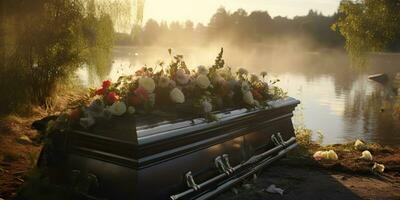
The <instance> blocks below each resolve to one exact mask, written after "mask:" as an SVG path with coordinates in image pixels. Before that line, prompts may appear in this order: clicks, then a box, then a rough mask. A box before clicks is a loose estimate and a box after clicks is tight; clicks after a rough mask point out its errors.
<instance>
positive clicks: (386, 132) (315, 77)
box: [78, 47, 400, 145]
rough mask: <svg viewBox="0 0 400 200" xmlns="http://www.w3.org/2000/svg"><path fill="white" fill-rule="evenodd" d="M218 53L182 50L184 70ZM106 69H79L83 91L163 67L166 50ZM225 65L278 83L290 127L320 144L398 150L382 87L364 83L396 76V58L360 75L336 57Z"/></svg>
mask: <svg viewBox="0 0 400 200" xmlns="http://www.w3.org/2000/svg"><path fill="white" fill-rule="evenodd" d="M217 52H218V48H209V49H206V50H204V49H198V48H192V49H184V50H179V51H177V52H175V53H178V54H183V55H185V60H186V63H187V64H188V66H191V67H195V66H197V65H198V64H206V65H211V64H213V61H214V57H215V55H216V53H217ZM112 58H113V63H112V65H108V66H102V67H101V69H100V70H99V69H96V70H93V69H90V67H83V68H82V69H81V70H80V71H79V72H78V73H79V76H80V77H81V78H82V80H83V83H84V84H85V85H88V86H96V85H99V83H100V80H102V79H104V78H109V79H112V80H116V79H117V78H118V77H119V76H120V75H125V74H132V73H133V72H134V71H136V70H137V69H139V68H140V67H142V66H145V65H146V66H149V67H154V66H156V64H157V63H158V62H159V61H160V59H161V60H164V61H166V62H168V61H169V60H170V57H169V55H168V53H167V50H166V48H156V47H154V48H129V47H122V48H116V49H115V50H114V52H113V56H112ZM225 60H226V61H227V65H229V66H232V67H242V66H248V68H249V71H251V72H254V73H259V72H260V71H263V70H265V71H268V72H269V75H270V77H271V76H272V77H277V78H279V79H280V80H281V82H280V83H279V85H280V86H281V87H283V88H284V89H286V90H287V91H288V94H289V95H290V96H293V97H295V98H298V99H300V100H301V102H302V105H301V106H300V107H299V109H297V111H296V113H295V115H296V117H295V123H296V124H297V125H304V126H306V127H307V128H311V129H313V130H320V131H322V132H323V133H324V143H326V144H332V143H340V142H346V141H349V140H354V139H358V138H361V139H364V140H366V141H374V142H379V143H382V144H390V145H400V129H399V128H400V120H399V118H394V117H393V102H392V101H393V100H391V99H389V98H387V96H386V95H385V93H384V89H383V88H382V86H380V85H378V84H377V83H375V82H373V81H369V80H368V79H367V76H368V75H369V74H374V73H383V72H384V73H388V74H389V75H391V76H393V75H394V74H395V73H396V72H398V71H400V55H397V54H376V55H373V56H371V58H370V62H369V66H367V67H366V68H365V69H363V70H359V69H353V68H351V67H349V62H348V59H347V56H346V55H345V54H344V53H342V52H335V51H327V52H308V53H299V52H296V51H290V50H287V49H285V50H282V51H270V50H268V49H267V50H265V49H264V50H261V49H259V48H257V49H255V50H254V49H253V50H246V51H245V52H243V50H241V49H234V48H226V50H225Z"/></svg>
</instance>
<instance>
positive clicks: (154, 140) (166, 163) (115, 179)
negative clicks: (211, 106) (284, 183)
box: [39, 98, 299, 199]
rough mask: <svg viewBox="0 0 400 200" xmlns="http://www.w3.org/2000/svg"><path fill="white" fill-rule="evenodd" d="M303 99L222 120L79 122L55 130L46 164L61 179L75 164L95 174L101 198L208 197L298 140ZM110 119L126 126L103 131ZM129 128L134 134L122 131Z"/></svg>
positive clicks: (113, 124) (42, 162) (43, 163)
mask: <svg viewBox="0 0 400 200" xmlns="http://www.w3.org/2000/svg"><path fill="white" fill-rule="evenodd" d="M298 103H299V101H297V100H295V99H292V98H287V99H284V100H280V101H276V102H271V104H270V105H271V107H270V108H269V109H266V110H251V111H248V110H245V109H239V110H232V111H229V112H224V113H219V114H218V115H219V117H220V118H221V119H220V120H219V121H217V122H206V121H204V120H203V119H191V120H181V121H178V122H163V123H159V124H158V125H156V126H155V125H152V126H139V125H138V124H140V123H139V122H135V123H133V122H132V120H130V121H129V120H128V122H127V121H125V122H124V120H121V119H119V120H118V122H117V121H115V122H110V123H108V125H104V124H103V125H100V127H97V128H94V129H92V130H88V131H84V130H79V129H72V130H69V131H66V132H65V133H62V134H57V136H56V137H55V138H53V143H54V144H55V145H54V146H56V148H53V149H51V150H49V148H46V149H48V150H47V151H49V152H48V153H47V154H52V155H53V156H41V158H40V160H39V165H40V166H42V167H44V166H46V167H49V168H52V169H54V170H53V171H56V172H55V174H58V176H57V177H56V178H54V180H55V181H56V182H57V181H59V180H56V179H62V178H60V176H59V175H60V174H61V175H64V178H65V176H68V174H70V172H71V171H75V172H81V173H89V174H91V175H94V176H95V177H96V178H97V180H98V183H99V184H98V188H97V189H95V190H94V192H93V195H94V196H96V197H99V198H105V199H207V198H210V197H212V196H214V195H215V194H217V193H218V192H220V191H223V190H224V189H226V188H229V187H230V186H231V185H232V184H234V183H236V182H237V181H240V180H241V179H243V178H245V177H248V176H249V175H250V174H252V173H254V172H255V171H257V170H259V169H260V168H262V167H263V166H265V165H267V164H269V163H270V162H272V161H274V160H276V159H278V158H279V157H281V156H283V155H284V153H285V152H287V151H288V150H290V149H292V148H294V147H295V146H296V143H295V139H294V136H295V135H294V129H293V125H292V121H291V117H292V116H293V114H292V112H293V110H294V108H295V107H296V105H297V104H298ZM118 123H122V124H126V123H129V124H133V126H134V127H136V128H135V129H136V130H135V133H133V132H132V129H130V128H124V129H123V131H121V130H120V129H118V128H115V127H119V126H121V125H120V124H118ZM110 124H111V125H110ZM104 126H107V127H108V128H104ZM122 126H124V125H122ZM110 127H114V128H111V130H114V131H115V130H117V129H118V131H120V132H121V134H116V135H115V137H114V138H113V137H109V136H108V134H109V133H106V132H104V131H103V132H101V131H98V130H104V129H110ZM127 130H128V131H127ZM124 131H125V132H130V133H131V134H133V135H134V137H132V138H133V139H132V140H129V139H126V138H125V137H128V138H129V134H125V135H128V136H123V137H122V136H120V135H124V134H122V132H124ZM110 132H113V131H110ZM122 138H124V139H125V140H123V139H122ZM44 151H46V150H44ZM43 154H44V155H46V153H43ZM49 157H50V158H49ZM61 177H62V176H61Z"/></svg>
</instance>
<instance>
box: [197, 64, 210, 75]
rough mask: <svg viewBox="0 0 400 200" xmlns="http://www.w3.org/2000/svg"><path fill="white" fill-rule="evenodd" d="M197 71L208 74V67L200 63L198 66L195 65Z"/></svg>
mask: <svg viewBox="0 0 400 200" xmlns="http://www.w3.org/2000/svg"><path fill="white" fill-rule="evenodd" d="M197 73H198V74H203V75H207V74H208V69H207V68H206V67H205V66H204V65H200V66H198V67H197Z"/></svg>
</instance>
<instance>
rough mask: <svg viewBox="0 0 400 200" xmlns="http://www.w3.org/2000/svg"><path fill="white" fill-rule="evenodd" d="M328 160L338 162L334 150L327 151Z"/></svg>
mask: <svg viewBox="0 0 400 200" xmlns="http://www.w3.org/2000/svg"><path fill="white" fill-rule="evenodd" d="M328 160H338V155H337V154H336V152H335V151H334V150H329V151H328Z"/></svg>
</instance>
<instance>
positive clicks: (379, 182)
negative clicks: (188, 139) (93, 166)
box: [0, 110, 400, 200]
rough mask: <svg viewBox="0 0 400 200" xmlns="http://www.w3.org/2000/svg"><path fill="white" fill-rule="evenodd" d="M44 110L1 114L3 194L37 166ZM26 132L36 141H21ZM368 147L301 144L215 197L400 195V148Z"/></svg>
mask: <svg viewBox="0 0 400 200" xmlns="http://www.w3.org/2000/svg"><path fill="white" fill-rule="evenodd" d="M46 115H47V114H46V112H44V111H42V110H38V111H37V112H34V113H33V114H32V115H30V116H29V117H16V116H8V117H5V118H0V146H1V148H0V199H1V198H2V199H5V200H8V199H13V197H14V196H15V194H16V191H17V190H18V187H19V186H20V185H21V184H22V183H23V182H24V175H25V174H26V173H27V172H28V171H29V170H30V169H32V168H33V167H34V166H35V160H36V158H37V156H38V153H39V151H40V149H41V145H40V144H35V138H36V136H37V133H36V131H34V130H32V129H31V124H32V122H33V121H35V120H37V119H41V118H42V117H44V116H46ZM22 135H26V136H28V137H29V138H30V139H31V140H32V141H33V142H31V143H26V142H21V141H20V140H19V138H20V136H22ZM299 141H300V140H299ZM328 149H332V150H335V151H336V152H337V154H338V156H339V160H338V161H333V162H317V161H314V160H313V158H312V156H311V155H312V152H315V151H316V150H328ZM368 149H369V150H370V151H371V153H372V154H373V155H374V161H373V162H372V161H363V160H360V159H359V157H360V156H361V152H360V151H356V150H354V147H353V146H352V144H342V145H333V146H327V147H321V146H319V145H309V144H308V145H300V147H299V148H297V149H296V150H294V151H293V152H291V153H290V154H289V155H287V156H286V157H285V158H283V159H281V160H279V161H278V162H276V163H274V164H273V165H271V166H269V167H267V168H265V169H264V170H263V171H262V172H260V173H259V174H258V175H257V178H256V179H251V180H247V181H246V182H244V183H243V184H241V185H238V186H236V187H235V188H233V189H232V190H230V191H226V192H224V193H223V194H221V195H219V196H218V197H217V199H218V200H230V199H232V200H233V199H254V200H255V199H272V200H274V199H288V200H291V199H307V200H313V199H332V200H333V199H335V200H336V199H350V200H351V199H368V200H369V199H371V200H375V199H376V200H378V199H379V200H381V199H400V149H397V148H389V147H381V146H379V145H370V146H368ZM374 162H378V163H381V164H384V165H385V172H384V173H383V174H377V173H373V172H372V171H371V167H372V166H373V164H374ZM271 184H274V185H276V187H279V188H282V189H283V190H284V193H283V195H280V194H272V193H268V192H267V191H266V189H267V188H268V187H269V186H270V185H271Z"/></svg>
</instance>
